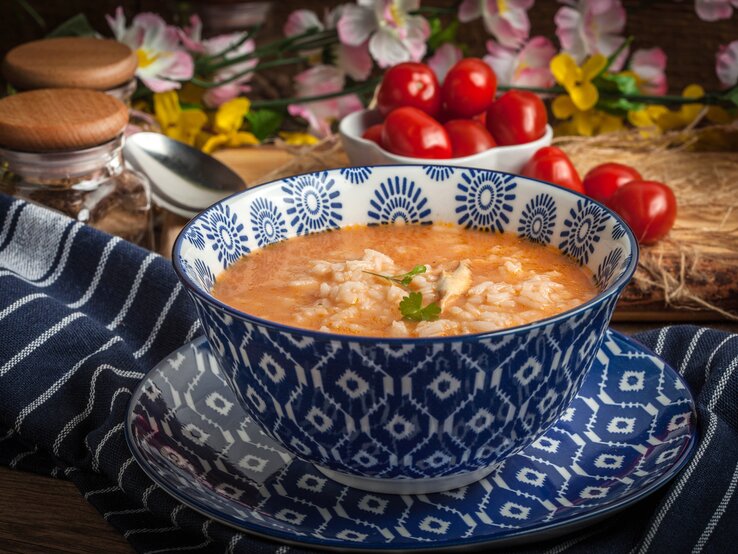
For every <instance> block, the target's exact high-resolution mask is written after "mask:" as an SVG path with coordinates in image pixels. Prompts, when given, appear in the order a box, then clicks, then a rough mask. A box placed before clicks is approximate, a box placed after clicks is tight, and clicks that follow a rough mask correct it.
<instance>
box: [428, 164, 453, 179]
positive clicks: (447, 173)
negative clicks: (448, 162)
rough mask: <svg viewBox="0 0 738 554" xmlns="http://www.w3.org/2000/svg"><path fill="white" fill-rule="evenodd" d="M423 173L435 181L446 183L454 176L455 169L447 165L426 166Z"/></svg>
mask: <svg viewBox="0 0 738 554" xmlns="http://www.w3.org/2000/svg"><path fill="white" fill-rule="evenodd" d="M423 171H425V174H426V175H427V176H428V177H430V178H431V179H433V180H434V181H445V180H446V179H448V178H449V177H451V175H453V174H454V168H453V167H448V166H445V165H424V166H423Z"/></svg>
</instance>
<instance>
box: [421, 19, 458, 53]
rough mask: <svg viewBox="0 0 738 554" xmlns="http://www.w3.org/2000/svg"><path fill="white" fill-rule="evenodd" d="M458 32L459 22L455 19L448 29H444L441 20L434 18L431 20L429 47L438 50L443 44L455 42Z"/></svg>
mask: <svg viewBox="0 0 738 554" xmlns="http://www.w3.org/2000/svg"><path fill="white" fill-rule="evenodd" d="M458 30H459V21H458V20H456V19H454V20H453V21H452V22H451V23H449V24H448V26H447V27H446V28H443V27H442V26H441V20H440V19H438V18H437V17H434V18H433V19H432V20H431V34H430V37H428V47H429V48H430V49H431V50H436V49H437V48H438V47H439V46H441V45H442V44H445V43H447V42H454V41H455V40H456V33H457V32H458Z"/></svg>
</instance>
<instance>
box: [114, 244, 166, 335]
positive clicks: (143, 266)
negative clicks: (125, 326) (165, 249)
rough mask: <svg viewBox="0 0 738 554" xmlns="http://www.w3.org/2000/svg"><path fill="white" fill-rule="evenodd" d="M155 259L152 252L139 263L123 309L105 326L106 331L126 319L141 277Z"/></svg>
mask: <svg viewBox="0 0 738 554" xmlns="http://www.w3.org/2000/svg"><path fill="white" fill-rule="evenodd" d="M157 257H158V256H157V255H156V254H154V253H153V252H152V253H151V254H149V255H148V256H146V258H144V261H143V262H141V265H140V266H139V268H138V272H137V273H136V277H135V278H134V280H133V285H131V290H130V292H129V293H128V298H126V301H125V302H124V303H123V307H122V308H121V309H120V312H118V315H116V316H115V319H113V321H111V322H110V323H109V324H108V325H107V329H108V331H112V330H113V329H115V328H116V327H117V326H118V325H120V323H121V322H122V321H123V319H124V318H125V317H126V314H127V313H128V310H129V309H130V308H131V306H132V305H133V301H134V300H135V299H136V295H137V294H138V289H139V287H140V286H141V281H142V280H143V276H144V275H145V274H146V270H147V269H148V267H149V266H150V265H151V262H153V261H154V260H155V259H156V258H157Z"/></svg>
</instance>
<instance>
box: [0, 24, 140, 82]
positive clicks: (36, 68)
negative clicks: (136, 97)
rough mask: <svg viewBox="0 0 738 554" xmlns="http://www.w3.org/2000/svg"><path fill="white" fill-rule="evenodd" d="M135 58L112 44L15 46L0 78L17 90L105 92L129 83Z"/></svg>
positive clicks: (56, 41)
mask: <svg viewBox="0 0 738 554" xmlns="http://www.w3.org/2000/svg"><path fill="white" fill-rule="evenodd" d="M137 63H138V60H137V58H136V54H135V53H134V52H133V51H132V50H131V49H130V48H129V47H128V46H126V45H125V44H121V43H120V42H117V41H115V40H110V39H97V38H86V37H64V38H52V39H44V40H35V41H33V42H27V43H25V44H21V45H20V46H16V47H15V48H13V49H12V50H11V51H10V52H8V54H7V56H5V60H3V66H2V70H3V76H4V77H5V79H6V80H7V81H8V82H9V83H10V84H12V85H13V86H14V87H16V88H17V89H19V90H34V89H39V88H89V89H95V90H107V89H110V88H114V87H117V86H120V85H122V84H123V83H126V82H128V81H130V80H131V79H132V78H133V75H134V74H135V72H136V65H137Z"/></svg>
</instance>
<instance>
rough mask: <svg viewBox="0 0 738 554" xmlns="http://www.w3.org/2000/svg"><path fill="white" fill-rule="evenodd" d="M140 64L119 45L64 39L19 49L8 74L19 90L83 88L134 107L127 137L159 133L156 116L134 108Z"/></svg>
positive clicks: (7, 63)
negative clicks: (148, 132) (132, 102)
mask: <svg viewBox="0 0 738 554" xmlns="http://www.w3.org/2000/svg"><path fill="white" fill-rule="evenodd" d="M137 65H138V59H137V57H136V53H135V52H133V51H132V50H131V49H130V48H129V47H128V46H126V45H125V44H122V43H120V42H117V41H115V40H112V39H98V38H90V37H61V38H52V39H42V40H34V41H32V42H26V43H24V44H21V45H19V46H16V47H15V48H13V49H12V50H10V52H8V53H7V55H6V56H5V59H4V60H3V64H2V73H3V77H5V79H6V80H7V81H8V83H10V84H11V85H12V86H13V88H15V89H16V90H19V91H28V90H37V89H44V88H83V89H91V90H99V91H101V92H105V93H106V94H109V95H110V96H112V97H114V98H117V99H118V100H120V101H121V102H123V103H124V104H125V105H126V106H127V107H128V110H129V123H128V127H127V128H126V134H131V133H134V132H137V131H159V130H160V128H159V124H158V123H157V122H156V120H155V119H154V118H153V117H152V116H151V115H150V114H147V113H145V112H142V111H140V110H135V109H133V108H132V107H131V99H132V97H133V93H134V92H135V91H136V78H135V73H136V67H137Z"/></svg>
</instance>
